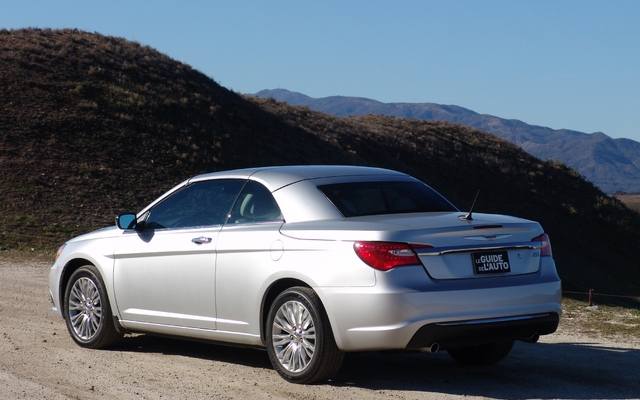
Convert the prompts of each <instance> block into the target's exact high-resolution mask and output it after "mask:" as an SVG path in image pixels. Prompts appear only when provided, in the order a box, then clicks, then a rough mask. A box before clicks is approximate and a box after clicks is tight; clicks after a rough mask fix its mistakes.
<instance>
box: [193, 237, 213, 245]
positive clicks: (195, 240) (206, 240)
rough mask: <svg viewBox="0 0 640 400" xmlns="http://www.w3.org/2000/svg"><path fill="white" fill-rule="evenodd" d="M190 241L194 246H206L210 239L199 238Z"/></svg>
mask: <svg viewBox="0 0 640 400" xmlns="http://www.w3.org/2000/svg"><path fill="white" fill-rule="evenodd" d="M191 241H192V242H193V243H195V244H208V243H211V238H210V237H204V236H200V237H197V238H193V239H191Z"/></svg>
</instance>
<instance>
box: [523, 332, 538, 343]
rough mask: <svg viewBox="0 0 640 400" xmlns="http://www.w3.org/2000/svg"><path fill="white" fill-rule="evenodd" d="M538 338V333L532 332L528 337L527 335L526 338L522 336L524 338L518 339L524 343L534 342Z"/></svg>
mask: <svg viewBox="0 0 640 400" xmlns="http://www.w3.org/2000/svg"><path fill="white" fill-rule="evenodd" d="M538 339H540V335H538V334H537V333H534V334H533V335H531V336H530V337H527V338H524V339H520V340H521V341H523V342H525V343H536V342H537V341H538Z"/></svg>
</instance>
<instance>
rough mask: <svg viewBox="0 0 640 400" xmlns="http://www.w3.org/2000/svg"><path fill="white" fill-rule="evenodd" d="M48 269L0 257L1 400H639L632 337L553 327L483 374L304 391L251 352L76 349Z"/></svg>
mask: <svg viewBox="0 0 640 400" xmlns="http://www.w3.org/2000/svg"><path fill="white" fill-rule="evenodd" d="M0 257H3V256H2V254H0ZM48 270H49V265H47V264H44V263H41V262H35V261H34V262H29V261H26V262H25V261H22V262H15V261H11V260H2V259H1V258H0V398H1V399H19V398H29V399H31V398H37V399H94V398H100V399H245V398H251V399H372V398H374V399H442V398H447V399H457V398H463V397H464V398H466V399H474V398H492V399H512V398H543V399H549V398H557V399H576V398H580V399H613V398H615V399H630V398H640V340H638V338H634V340H632V341H629V340H623V339H620V338H618V339H615V338H614V339H612V338H608V339H607V338H597V337H588V336H584V335H580V334H578V333H576V332H572V331H570V330H569V328H567V327H566V326H565V325H563V324H561V326H560V329H559V331H558V332H557V333H556V334H553V335H549V336H544V337H542V338H541V340H540V342H539V343H537V344H526V343H520V342H517V343H516V345H515V347H514V349H513V351H512V353H511V354H510V355H509V357H507V359H505V360H504V361H502V362H501V363H499V364H497V365H495V366H491V367H482V368H471V367H463V366H460V365H458V364H456V363H455V362H454V361H453V360H452V359H450V358H449V357H448V355H447V354H446V353H445V352H442V353H436V354H382V353H364V354H348V355H347V357H346V360H345V363H344V365H343V367H342V370H341V371H340V372H339V373H338V375H337V376H336V377H335V378H334V379H333V380H332V381H330V382H327V383H325V384H320V385H313V386H301V385H293V384H289V383H287V382H285V381H284V380H282V379H281V378H280V377H279V376H278V375H277V373H276V372H275V371H273V370H272V369H271V366H270V364H269V360H268V357H267V353H266V352H265V351H261V350H255V349H243V348H233V347H226V346H219V345H213V344H207V343H195V342H185V341H178V340H169V339H164V338H156V337H150V336H144V335H137V336H129V337H127V338H125V340H124V341H123V343H122V344H121V345H120V346H119V347H118V348H116V349H113V350H86V349H82V348H80V347H78V346H76V345H75V344H74V343H73V341H72V340H71V338H70V337H69V335H68V333H67V331H66V328H65V325H64V321H62V320H61V319H59V318H57V317H56V316H55V315H54V314H53V313H52V312H51V304H50V302H49V295H48V290H47V279H48Z"/></svg>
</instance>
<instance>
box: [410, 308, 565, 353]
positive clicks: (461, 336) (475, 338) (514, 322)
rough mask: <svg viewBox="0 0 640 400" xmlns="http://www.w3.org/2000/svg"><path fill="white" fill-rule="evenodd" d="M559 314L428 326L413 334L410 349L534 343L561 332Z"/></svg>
mask: <svg viewBox="0 0 640 400" xmlns="http://www.w3.org/2000/svg"><path fill="white" fill-rule="evenodd" d="M559 322H560V316H559V315H558V314H556V313H549V314H538V315H526V316H517V317H508V318H500V319H496V320H489V321H486V322H483V321H456V322H452V323H433V324H427V325H424V326H423V327H422V328H420V329H418V331H417V332H416V333H415V334H414V335H413V337H412V338H411V340H410V341H409V343H408V344H407V349H415V350H417V349H423V348H430V347H431V346H432V345H433V344H434V343H437V344H438V348H440V349H441V350H446V349H450V348H455V347H464V346H470V345H481V344H486V343H492V342H496V341H499V340H505V339H512V340H531V339H532V338H534V337H536V336H537V335H548V334H550V333H553V332H555V331H556V329H558V324H559Z"/></svg>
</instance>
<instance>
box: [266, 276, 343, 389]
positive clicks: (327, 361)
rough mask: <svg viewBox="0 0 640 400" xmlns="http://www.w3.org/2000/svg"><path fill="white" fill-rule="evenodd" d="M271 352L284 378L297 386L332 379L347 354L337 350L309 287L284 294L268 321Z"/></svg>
mask: <svg viewBox="0 0 640 400" xmlns="http://www.w3.org/2000/svg"><path fill="white" fill-rule="evenodd" d="M266 330H267V352H268V353H269V359H270V360H271V364H272V365H273V367H274V368H275V369H276V371H278V373H279V374H280V376H282V377H283V378H284V379H286V380H287V381H289V382H293V383H314V382H320V381H324V380H327V379H329V378H331V377H332V376H333V375H334V374H335V373H336V372H338V370H339V369H340V366H341V365H342V361H343V359H344V353H343V352H342V351H340V349H338V346H336V343H335V339H334V338H333V333H332V331H331V326H330V325H329V319H328V318H327V315H326V313H325V310H324V308H323V306H322V303H321V302H320V299H319V298H318V295H317V294H316V293H315V292H314V291H313V290H312V289H310V288H307V287H293V288H290V289H287V290H285V291H284V292H282V293H280V294H279V295H278V297H276V299H275V300H274V302H273V304H272V305H271V308H270V310H269V314H268V317H267V326H266Z"/></svg>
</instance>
